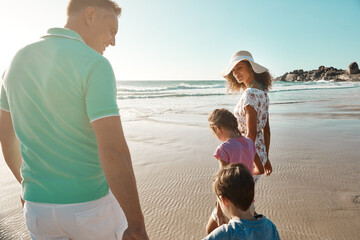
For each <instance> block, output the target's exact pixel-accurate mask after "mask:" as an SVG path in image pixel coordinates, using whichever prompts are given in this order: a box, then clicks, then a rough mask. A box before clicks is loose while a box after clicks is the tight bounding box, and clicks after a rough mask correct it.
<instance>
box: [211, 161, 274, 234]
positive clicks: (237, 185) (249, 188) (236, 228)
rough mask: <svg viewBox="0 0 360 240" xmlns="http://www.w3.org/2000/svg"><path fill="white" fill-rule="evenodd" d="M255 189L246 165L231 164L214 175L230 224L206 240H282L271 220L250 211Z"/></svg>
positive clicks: (223, 226) (222, 206) (214, 186)
mask: <svg viewBox="0 0 360 240" xmlns="http://www.w3.org/2000/svg"><path fill="white" fill-rule="evenodd" d="M254 186H255V183H254V180H253V178H252V176H251V173H250V171H249V169H248V167H246V166H245V165H244V164H241V163H234V164H230V165H228V166H225V167H224V168H221V169H220V170H219V171H218V173H217V174H216V175H215V176H214V182H213V188H214V192H215V194H216V196H217V200H218V203H219V206H220V207H221V209H222V212H223V214H224V215H225V216H226V217H228V218H229V219H230V221H229V222H228V223H227V224H223V225H221V226H220V227H218V228H216V229H215V230H214V231H212V232H211V233H210V234H209V235H208V236H207V237H206V238H204V240H222V239H223V240H225V239H228V240H237V239H239V240H240V239H244V240H257V239H262V240H278V239H280V237H279V234H278V231H277V229H276V227H275V225H274V224H273V223H272V222H271V221H270V220H269V219H267V218H266V217H265V216H263V215H256V216H254V215H253V214H252V213H251V212H250V205H251V203H252V201H253V199H254Z"/></svg>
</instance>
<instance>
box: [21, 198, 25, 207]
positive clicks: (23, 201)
mask: <svg viewBox="0 0 360 240" xmlns="http://www.w3.org/2000/svg"><path fill="white" fill-rule="evenodd" d="M20 201H21V208H24V204H25V200H24V199H23V198H22V197H20Z"/></svg>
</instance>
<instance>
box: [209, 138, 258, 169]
mask: <svg viewBox="0 0 360 240" xmlns="http://www.w3.org/2000/svg"><path fill="white" fill-rule="evenodd" d="M255 153H256V150H255V144H254V142H253V141H252V140H251V139H250V138H246V137H239V138H230V139H229V140H227V141H226V142H223V143H222V144H221V145H220V146H218V147H217V149H216V151H215V153H214V156H215V157H216V158H217V159H218V160H222V161H224V162H227V163H229V164H230V163H242V164H244V165H245V166H247V167H248V168H249V170H250V172H251V173H253V170H254V165H253V164H254V158H255Z"/></svg>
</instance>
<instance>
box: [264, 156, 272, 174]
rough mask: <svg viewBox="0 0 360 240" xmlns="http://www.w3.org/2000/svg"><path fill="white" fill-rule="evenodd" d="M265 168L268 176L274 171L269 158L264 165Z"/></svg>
mask: <svg viewBox="0 0 360 240" xmlns="http://www.w3.org/2000/svg"><path fill="white" fill-rule="evenodd" d="M264 170H265V175H266V176H270V174H271V173H272V166H271V163H270V160H269V158H268V160H267V161H266V163H265V165H264Z"/></svg>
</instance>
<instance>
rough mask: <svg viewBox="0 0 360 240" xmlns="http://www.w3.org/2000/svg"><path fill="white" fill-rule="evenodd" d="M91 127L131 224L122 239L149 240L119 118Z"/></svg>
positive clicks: (106, 168) (103, 161)
mask: <svg viewBox="0 0 360 240" xmlns="http://www.w3.org/2000/svg"><path fill="white" fill-rule="evenodd" d="M92 127H93V128H94V130H95V133H96V138H97V143H98V149H99V150H98V151H99V158H100V163H101V166H102V168H103V170H104V172H105V176H106V179H107V181H108V184H109V187H110V189H111V191H112V193H113V194H114V196H115V198H116V199H117V200H118V202H119V204H120V206H121V207H122V209H123V210H124V213H125V215H126V218H127V221H128V229H127V230H126V231H125V233H124V236H123V239H124V240H125V239H139V240H140V239H141V240H147V239H148V236H147V234H146V230H145V223H144V217H143V215H142V212H141V208H140V202H139V196H138V192H137V187H136V180H135V175H134V171H133V167H132V162H131V157H130V152H129V148H128V146H127V143H126V140H125V137H124V133H123V129H122V125H121V120H120V117H119V116H113V117H106V118H101V119H98V120H95V121H94V122H92Z"/></svg>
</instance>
